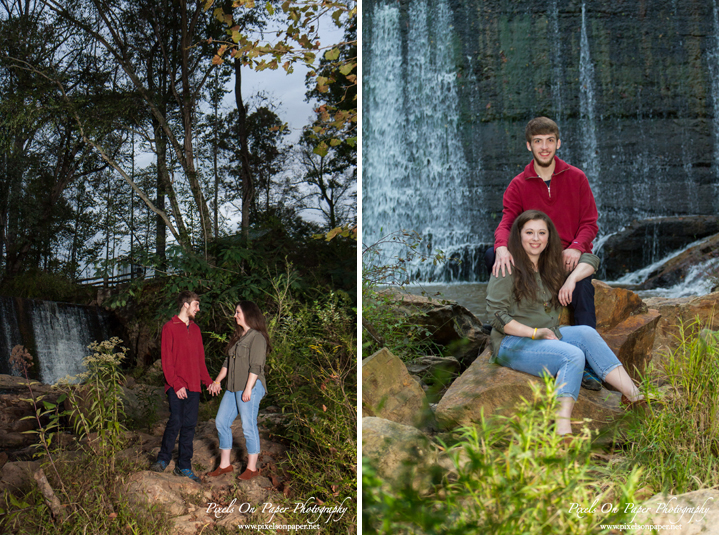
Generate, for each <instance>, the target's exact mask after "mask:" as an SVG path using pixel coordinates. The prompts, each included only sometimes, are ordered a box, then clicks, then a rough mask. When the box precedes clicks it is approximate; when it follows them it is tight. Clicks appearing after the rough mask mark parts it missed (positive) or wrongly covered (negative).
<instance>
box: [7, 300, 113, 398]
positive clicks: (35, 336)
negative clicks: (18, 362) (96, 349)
mask: <svg viewBox="0 0 719 535" xmlns="http://www.w3.org/2000/svg"><path fill="white" fill-rule="evenodd" d="M0 310H1V311H2V323H0V343H2V346H0V366H2V368H1V371H2V373H9V370H10V367H9V363H8V360H9V357H10V352H11V351H12V348H13V347H14V346H16V345H24V346H25V347H26V348H27V349H28V350H29V351H30V353H31V354H32V356H33V357H34V360H33V367H32V368H31V369H30V371H31V373H32V375H33V376H34V377H36V378H38V379H39V380H40V381H41V382H43V383H45V384H54V383H56V382H57V381H58V380H59V379H62V378H63V377H65V376H67V375H70V376H75V375H77V374H79V373H81V372H83V371H85V370H84V367H83V364H82V360H83V358H85V357H86V356H87V355H89V354H90V353H89V350H88V349H87V346H88V345H89V344H90V343H92V342H94V341H102V340H107V339H109V338H110V337H111V336H112V334H113V333H116V331H117V325H116V322H115V321H113V320H112V318H111V316H110V314H109V313H108V312H107V311H105V310H104V309H102V308H99V307H88V306H80V305H71V304H67V303H55V302H52V301H37V300H30V299H17V298H9V297H0ZM6 370H7V371H6Z"/></svg>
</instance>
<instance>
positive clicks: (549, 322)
mask: <svg viewBox="0 0 719 535" xmlns="http://www.w3.org/2000/svg"><path fill="white" fill-rule="evenodd" d="M579 263H583V264H590V265H591V266H592V267H593V268H594V270H595V271H596V270H597V267H599V258H598V257H597V256H595V255H593V254H591V253H583V254H582V256H581V257H580V259H579ZM534 276H535V277H536V280H537V286H538V288H539V291H538V292H537V296H536V298H535V299H534V300H533V301H529V300H527V299H522V301H520V302H517V300H516V299H515V298H514V291H513V289H514V271H513V272H512V274H511V275H510V274H507V275H505V276H504V277H495V276H494V275H492V276H491V277H490V279H489V284H488V285H487V315H488V316H489V322H490V323H491V324H492V334H491V335H490V341H491V343H492V357H491V358H490V359H489V361H490V362H494V361H495V359H496V358H497V351H499V345H500V344H501V343H502V340H503V339H504V337H505V336H506V334H505V333H504V326H505V325H506V324H507V323H509V322H510V321H512V320H517V321H518V322H519V323H521V324H522V325H527V326H528V327H532V328H534V327H536V328H537V329H544V328H548V329H551V330H552V332H553V333H554V334H555V335H556V336H557V338H558V339H560V340H561V339H562V334H561V333H560V332H559V314H560V312H561V307H553V306H552V305H551V294H550V293H549V290H547V288H546V287H545V285H544V282H543V281H542V277H540V276H539V273H535V274H534Z"/></svg>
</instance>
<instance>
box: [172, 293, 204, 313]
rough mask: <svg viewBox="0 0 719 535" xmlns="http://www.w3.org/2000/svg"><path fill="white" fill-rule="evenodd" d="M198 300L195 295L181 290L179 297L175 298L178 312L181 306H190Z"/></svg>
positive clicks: (197, 296) (198, 297)
mask: <svg viewBox="0 0 719 535" xmlns="http://www.w3.org/2000/svg"><path fill="white" fill-rule="evenodd" d="M199 300H200V296H199V295H197V294H196V293H195V292H191V291H190V290H183V291H181V292H180V295H178V296H177V308H178V310H181V309H182V306H183V305H184V304H185V303H187V304H188V305H191V304H192V302H193V301H199Z"/></svg>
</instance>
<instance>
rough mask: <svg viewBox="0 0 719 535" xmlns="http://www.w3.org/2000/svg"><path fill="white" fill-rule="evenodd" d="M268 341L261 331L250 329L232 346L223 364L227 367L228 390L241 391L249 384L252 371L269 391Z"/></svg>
mask: <svg viewBox="0 0 719 535" xmlns="http://www.w3.org/2000/svg"><path fill="white" fill-rule="evenodd" d="M266 356H267V341H266V340H265V337H264V336H262V333H261V332H260V331H256V330H254V329H250V330H249V331H247V332H246V333H245V334H244V335H242V338H240V339H239V340H237V342H236V343H235V345H233V346H232V347H231V348H230V351H229V355H228V356H227V358H226V359H225V362H224V363H223V364H222V367H223V368H227V390H229V391H230V392H241V391H243V390H244V389H245V386H247V379H248V378H249V376H250V373H254V374H255V375H257V380H258V381H262V386H263V387H264V388H265V392H267V383H266V382H265V358H266Z"/></svg>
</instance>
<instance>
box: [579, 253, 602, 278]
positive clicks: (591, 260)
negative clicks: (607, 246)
mask: <svg viewBox="0 0 719 535" xmlns="http://www.w3.org/2000/svg"><path fill="white" fill-rule="evenodd" d="M579 263H580V264H589V265H590V266H592V267H593V268H594V272H595V273H596V272H597V269H599V257H598V256H597V255H593V254H592V253H583V254H582V256H580V257H579Z"/></svg>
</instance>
